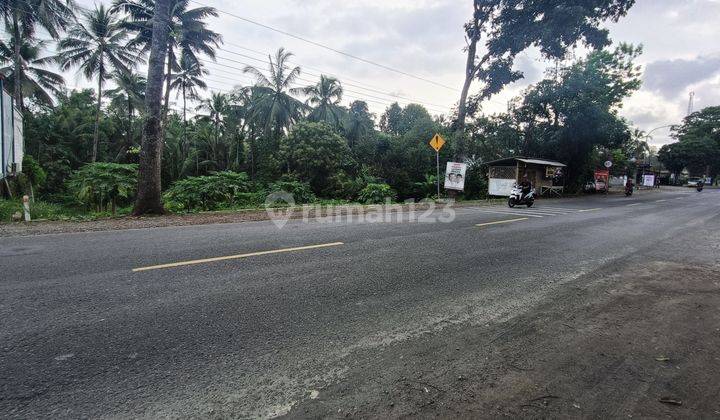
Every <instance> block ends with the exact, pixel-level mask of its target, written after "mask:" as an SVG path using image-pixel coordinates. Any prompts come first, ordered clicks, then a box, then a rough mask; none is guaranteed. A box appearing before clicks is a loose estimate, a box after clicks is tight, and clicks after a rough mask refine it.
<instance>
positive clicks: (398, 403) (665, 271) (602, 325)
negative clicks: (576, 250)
mask: <svg viewBox="0 0 720 420" xmlns="http://www.w3.org/2000/svg"><path fill="white" fill-rule="evenodd" d="M624 265H625V267H624V268H623V269H620V270H617V267H615V270H613V274H605V273H603V272H595V273H592V274H589V275H587V276H584V278H582V279H579V280H578V281H577V282H575V283H573V284H571V285H569V287H567V288H564V289H563V291H562V292H559V293H558V294H556V295H554V296H553V298H552V299H550V300H548V301H545V302H544V303H542V304H540V305H538V306H537V307H535V308H532V309H530V310H528V311H527V312H526V313H524V314H522V315H519V316H517V317H515V318H513V319H510V320H508V321H505V322H503V323H500V324H498V325H485V326H480V327H471V326H462V327H457V328H454V329H450V330H446V331H444V332H442V333H440V334H437V335H433V336H425V337H422V338H418V339H413V340H408V341H405V342H402V343H397V344H395V345H391V346H388V347H386V348H385V349H383V350H382V351H381V352H380V353H379V354H378V352H376V351H375V352H372V351H368V352H366V353H365V354H361V355H359V357H358V358H357V359H356V362H355V363H354V366H352V367H351V369H350V371H349V373H348V375H347V376H346V379H345V380H344V381H342V382H341V383H337V384H334V385H330V386H328V387H326V388H324V389H319V393H316V394H313V395H312V397H313V398H309V399H307V400H306V401H303V402H301V403H300V404H298V405H296V406H295V407H294V408H293V410H292V411H291V412H290V413H289V416H290V417H346V416H352V417H366V418H384V417H436V416H439V417H463V418H477V417H484V418H495V417H601V418H605V417H625V418H629V417H638V416H642V417H684V418H697V417H705V418H708V417H718V416H720V398H718V396H719V395H720V377H719V376H718V372H720V350H718V349H720V311H718V308H720V266H690V265H686V264H682V263H671V262H663V261H651V262H647V261H626V262H624Z"/></svg>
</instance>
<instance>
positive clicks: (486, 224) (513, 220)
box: [475, 217, 529, 227]
mask: <svg viewBox="0 0 720 420" xmlns="http://www.w3.org/2000/svg"><path fill="white" fill-rule="evenodd" d="M528 219H529V218H527V217H521V218H519V219H508V220H498V221H497V222H489V223H478V224H477V225H475V226H477V227H483V226H491V225H500V224H503V223H512V222H521V221H523V220H528Z"/></svg>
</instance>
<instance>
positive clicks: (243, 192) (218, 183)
mask: <svg viewBox="0 0 720 420" xmlns="http://www.w3.org/2000/svg"><path fill="white" fill-rule="evenodd" d="M253 189H254V185H253V183H252V182H251V181H249V180H248V176H247V174H246V173H244V172H231V171H223V172H215V173H212V174H210V175H206V176H196V177H189V178H185V179H181V180H179V181H176V182H175V183H174V184H173V185H172V187H170V189H168V190H167V192H166V193H165V195H164V200H165V208H167V209H168V210H170V211H197V210H217V209H218V208H222V207H228V206H232V205H235V204H238V205H250V204H253V203H255V202H257V201H258V198H259V197H258V195H259V193H257V192H254V191H253Z"/></svg>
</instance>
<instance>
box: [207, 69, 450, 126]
mask: <svg viewBox="0 0 720 420" xmlns="http://www.w3.org/2000/svg"><path fill="white" fill-rule="evenodd" d="M217 58H220V59H221V60H228V61H231V62H236V63H239V64H246V63H242V62H239V61H236V60H232V59H228V58H224V57H217ZM208 64H212V65H218V66H222V67H226V68H230V69H233V70H237V71H242V69H240V68H237V67H233V66H228V65H224V64H222V63H207V62H205V63H204V65H205V66H206V67H207V66H208ZM210 69H211V70H215V71H217V69H213V68H210ZM227 74H232V73H230V72H227ZM216 76H217V75H216ZM224 78H226V79H229V78H228V77H224ZM208 80H209V79H208ZM297 80H300V81H304V82H307V83H312V84H315V83H317V82H316V81H314V80H310V79H306V78H303V77H298V78H297ZM215 82H217V81H215ZM218 83H222V82H218ZM235 85H237V84H235ZM293 87H298V88H302V87H305V86H301V85H295V86H293ZM343 92H344V93H343V95H344V96H348V95H345V94H346V93H354V94H356V95H360V96H359V97H357V98H358V99H360V100H366V101H368V102H374V103H380V104H383V105H385V106H388V105H391V104H393V103H394V102H403V101H399V100H397V98H393V99H388V98H382V97H379V96H374V95H369V94H367V93H365V92H358V91H355V90H352V89H346V88H343ZM348 97H350V96H348ZM366 98H373V99H377V100H379V101H382V102H379V101H371V100H368V99H366ZM404 102H406V104H409V103H418V102H416V101H412V100H410V99H406V100H405V101H404ZM427 108H428V110H430V111H433V112H436V113H441V114H443V113H448V111H449V110H450V109H451V108H441V107H439V106H437V107H434V106H427Z"/></svg>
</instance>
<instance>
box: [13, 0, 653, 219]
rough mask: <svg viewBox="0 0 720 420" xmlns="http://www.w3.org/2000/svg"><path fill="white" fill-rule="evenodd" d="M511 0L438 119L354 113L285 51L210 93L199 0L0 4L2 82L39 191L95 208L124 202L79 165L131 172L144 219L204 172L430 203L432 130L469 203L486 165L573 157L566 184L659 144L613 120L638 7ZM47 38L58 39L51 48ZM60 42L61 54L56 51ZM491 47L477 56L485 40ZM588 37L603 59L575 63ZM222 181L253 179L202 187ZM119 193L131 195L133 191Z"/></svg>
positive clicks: (327, 79) (415, 111) (622, 1)
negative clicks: (18, 116)
mask: <svg viewBox="0 0 720 420" xmlns="http://www.w3.org/2000/svg"><path fill="white" fill-rule="evenodd" d="M511 3H517V2H506V1H500V0H497V1H494V0H493V1H479V0H475V1H474V5H475V9H474V14H473V16H472V19H471V20H470V21H469V22H468V24H466V26H465V30H466V34H467V41H468V46H467V49H466V52H467V54H468V64H467V66H466V82H465V86H464V88H463V91H462V92H461V99H460V101H459V102H458V105H457V107H456V109H455V110H453V112H451V113H450V114H448V115H439V116H437V115H436V116H432V115H431V114H430V113H429V112H428V110H427V109H425V108H424V107H423V106H422V105H419V104H408V105H406V106H404V107H403V106H400V105H399V104H398V103H393V104H391V105H389V106H388V107H387V109H386V110H385V111H384V112H383V113H382V114H381V115H379V116H378V115H374V114H372V113H371V112H370V111H369V107H368V105H367V102H365V101H362V100H356V101H353V102H351V103H350V104H349V105H348V106H344V105H343V96H344V89H343V85H342V82H341V80H339V79H337V78H335V77H332V76H329V75H321V76H320V77H319V79H318V80H317V82H316V83H314V84H312V85H309V86H299V83H298V81H299V77H300V75H301V74H302V68H301V67H300V66H295V65H292V64H291V63H290V58H291V57H292V53H291V52H289V51H286V50H284V49H282V48H280V49H279V50H278V51H276V52H275V53H274V55H272V56H270V57H268V62H267V66H266V67H253V66H247V67H245V68H242V69H238V70H237V71H238V73H240V72H242V73H244V74H247V75H250V76H251V77H252V78H253V79H254V83H253V84H251V85H249V86H240V85H239V86H236V87H235V88H234V89H232V90H231V91H228V92H217V91H214V92H209V93H207V91H208V86H207V83H206V76H207V75H208V73H209V71H208V68H207V67H206V66H205V61H206V60H213V59H214V58H215V56H216V51H217V49H218V48H219V47H220V46H221V45H222V37H221V35H220V34H218V33H216V32H214V31H213V30H212V29H211V28H210V27H209V26H208V23H207V20H208V18H210V17H215V16H217V15H218V11H217V10H216V9H214V8H212V7H191V4H190V2H189V1H188V0H185V1H184V0H115V1H114V2H113V3H112V4H111V5H110V6H107V7H106V6H105V5H102V4H100V5H97V6H96V7H94V8H93V9H91V10H82V9H80V8H78V7H77V6H76V5H75V4H74V3H73V2H72V1H69V0H11V1H7V2H2V3H1V5H0V14H2V18H3V25H4V29H5V32H6V34H8V35H9V37H8V39H7V40H6V41H5V40H4V41H3V42H0V62H1V63H2V66H3V67H2V68H0V72H2V74H3V75H4V76H5V78H6V84H7V85H8V86H9V87H10V88H11V90H12V91H13V95H14V97H15V100H16V103H17V104H19V105H20V106H21V107H22V109H23V110H24V115H25V137H26V152H27V155H28V156H30V157H31V158H34V159H35V160H36V161H37V162H38V163H39V165H38V167H39V169H42V170H44V172H45V174H46V175H47V176H46V177H45V178H44V180H45V185H44V187H43V188H42V190H41V193H42V194H43V195H44V196H45V197H48V198H49V199H52V200H67V199H68V196H69V195H74V196H75V198H77V196H78V192H77V188H76V189H73V188H71V186H72V185H76V186H77V185H84V186H85V187H84V188H85V190H88V188H90V189H92V190H93V191H104V192H103V193H102V194H100V195H99V196H101V197H103V198H102V199H101V200H102V201H104V202H108V200H110V201H112V202H113V203H114V198H111V196H112V197H115V196H114V195H112V194H111V195H108V193H107V191H110V190H113V191H114V190H115V189H113V188H110V187H108V186H92V185H91V184H89V183H90V181H89V180H86V181H85V184H83V183H81V182H78V181H77V180H75V182H68V180H69V179H70V178H72V177H73V176H75V175H76V174H78V173H81V174H82V173H85V174H90V175H92V174H95V175H97V172H96V171H95V172H94V171H87V170H86V171H84V172H83V171H81V168H83V167H84V166H85V165H86V164H92V163H93V162H109V163H113V164H118V165H136V166H135V167H134V168H135V169H134V171H137V170H138V168H139V179H138V180H137V181H136V184H137V185H138V187H139V188H138V194H137V196H138V198H137V200H136V206H135V210H136V211H135V212H136V214H141V213H145V212H162V211H164V210H163V205H162V194H163V191H164V192H165V195H166V198H167V196H168V193H167V192H168V191H169V190H170V189H172V188H173V186H174V185H175V184H177V183H178V181H182V180H187V179H191V181H192V179H199V178H201V177H205V178H202V179H203V180H204V181H205V182H208V183H215V182H216V181H217V182H228V183H230V184H229V185H230V186H231V187H232V188H230V189H231V190H233V191H239V192H243V191H244V192H247V193H249V191H250V190H253V191H256V192H259V191H264V192H266V191H268V190H269V189H272V188H273V186H277V185H278V184H279V183H285V184H284V186H285V187H288V188H294V189H296V190H298V191H300V190H302V191H306V192H310V193H312V195H313V196H315V197H320V198H325V199H340V200H358V199H359V197H361V196H362V197H373V196H374V195H376V194H375V191H384V192H385V193H387V194H388V195H391V196H393V197H395V198H397V199H408V198H415V199H419V198H424V197H428V196H432V195H433V188H432V185H433V183H434V182H435V176H434V151H432V150H431V149H430V148H429V147H428V145H427V141H428V140H429V139H430V138H431V137H432V136H433V134H435V133H441V134H444V135H445V136H446V138H448V139H449V140H450V141H449V144H448V146H447V147H446V148H444V149H443V151H442V153H441V159H442V161H443V163H444V162H445V161H450V160H462V161H466V162H469V163H470V174H469V178H468V185H467V189H466V192H465V196H466V197H468V198H478V197H481V196H482V195H483V194H484V193H485V176H484V170H485V169H484V166H483V164H484V162H487V161H489V160H492V159H495V158H500V157H505V156H509V155H527V156H542V157H546V158H551V159H557V160H560V161H563V162H567V163H568V164H569V171H568V175H569V178H570V179H569V181H570V185H571V186H573V185H579V183H580V182H581V181H582V179H583V177H585V176H587V174H588V173H590V171H591V169H592V168H593V167H594V166H595V165H597V164H598V162H600V161H602V160H603V159H607V158H608V157H609V156H610V157H613V158H614V159H618V160H620V161H623V162H625V163H626V165H624V166H623V169H627V170H630V169H632V168H631V166H632V162H634V161H636V160H637V159H642V158H643V157H645V156H647V155H648V153H649V148H648V147H647V143H645V142H644V139H645V137H644V133H642V132H640V131H639V130H636V129H634V128H633V127H631V124H630V123H629V122H627V121H625V120H624V119H622V118H621V117H620V116H619V114H618V111H619V109H620V107H621V106H622V100H623V99H624V98H625V97H627V96H628V95H630V94H632V93H633V92H634V91H635V90H637V89H638V88H639V86H640V73H639V68H638V67H637V66H636V65H635V64H634V60H635V59H636V58H637V56H638V55H639V54H640V53H641V48H640V47H635V46H630V45H624V44H620V45H618V46H616V47H614V48H613V47H611V46H610V41H609V38H608V34H607V31H606V30H602V29H598V27H599V24H600V23H601V22H603V21H605V20H608V19H609V20H617V19H619V18H620V17H621V16H623V15H624V14H625V13H626V12H627V10H628V9H629V8H630V7H631V6H632V4H633V1H627V0H597V1H595V2H594V3H596V4H593V5H588V4H585V3H582V2H581V3H582V4H575V3H577V2H574V1H573V0H563V1H560V2H556V3H557V4H552V5H551V4H544V3H543V4H542V5H540V4H539V5H536V7H533V8H517V7H515V6H517V5H515V6H513V4H511ZM568 7H573V8H574V9H573V10H574V13H573V15H572V19H561V20H555V21H553V24H552V25H549V24H548V22H549V20H548V19H551V18H552V17H553V16H556V17H557V16H560V15H562V13H563V10H567V8H568ZM543 22H544V23H545V25H544V26H543V25H542V23H543ZM493 27H494V28H500V27H502V28H505V30H492V28H493ZM543 27H545V28H546V29H547V28H550V29H552V31H550V32H552V33H548V32H547V31H543V30H541V29H542V28H543ZM40 29H42V32H44V33H46V34H48V35H49V37H50V39H41V37H40V35H39V32H40ZM519 29H522V30H519ZM561 34H564V35H563V36H560V35H561ZM555 35H558V36H557V37H556V36H555ZM53 39H55V40H56V45H57V49H56V51H51V50H50V47H51V45H52V43H51V42H50V41H51V40H53ZM483 41H484V42H485V46H486V53H485V54H484V55H482V56H481V55H479V54H478V53H477V51H478V48H477V47H478V43H481V42H483ZM579 43H583V44H586V45H588V46H591V47H593V48H594V50H593V51H592V52H591V53H590V54H589V55H588V56H587V57H586V58H583V59H580V60H575V61H571V60H567V59H566V54H567V53H568V52H569V51H570V50H571V49H572V48H573V47H574V46H575V45H577V44H579ZM531 46H534V47H538V48H539V49H540V51H541V53H542V54H543V55H544V56H545V57H546V58H548V59H553V60H555V63H556V65H555V66H554V67H553V68H552V69H550V70H549V71H548V72H547V74H546V77H545V78H544V79H543V80H542V81H540V82H538V83H536V84H534V85H532V86H530V87H529V88H527V89H526V90H525V91H524V92H522V94H521V95H519V96H518V97H517V98H515V99H514V100H513V101H512V102H511V106H509V108H508V110H507V112H503V113H499V114H495V115H486V114H485V113H483V111H482V107H481V104H482V101H483V100H484V99H487V98H489V97H490V96H491V95H492V94H494V93H496V92H498V91H499V90H500V89H502V87H504V86H506V85H507V84H509V83H512V82H514V81H517V80H519V79H520V78H522V74H521V73H519V72H517V71H514V70H512V63H513V60H514V57H515V56H516V55H517V54H519V53H520V52H522V51H523V50H525V49H527V48H529V47H531ZM141 65H147V69H148V71H147V77H145V76H143V75H140V74H138V69H139V68H140V67H139V66H141ZM58 67H59V68H60V69H61V70H65V71H72V70H76V71H78V72H80V73H81V74H82V75H83V76H84V77H86V78H87V79H88V80H92V81H93V82H95V83H96V88H95V89H84V90H77V89H73V90H70V91H69V90H68V89H67V88H66V87H65V86H64V80H63V77H62V75H60V74H59V73H57V71H56V70H54V69H55V68H58ZM473 81H478V82H479V83H481V84H482V87H481V90H480V92H479V93H478V94H477V95H469V93H468V92H469V88H470V85H471V84H472V83H473ZM173 100H180V103H181V106H180V108H178V109H174V108H173V107H172V106H171V104H172V101H173ZM633 158H635V159H633ZM28 167H35V166H34V165H28ZM97 168H100V169H102V170H104V171H112V170H113V168H115V167H114V166H112V165H109V166H108V165H105V166H98V167H97ZM118 171H120V169H118ZM226 172H232V173H244V174H246V175H243V176H244V177H247V178H246V179H245V178H243V180H242V182H241V181H240V179H239V178H237V177H235V176H234V175H229V176H224V175H222V176H219V178H217V179H213V180H210V179H208V178H207V177H209V176H215V174H221V173H226ZM118 173H122V174H127V173H133V172H128V171H125V170H123V171H121V172H118ZM90 178H92V176H90ZM95 178H97V177H95ZM241 178H242V177H241ZM108 179H113V178H112V177H108ZM218 180H219V181H218ZM248 183H249V184H248ZM287 183H290V184H287ZM130 184H132V182H131V183H130ZM123 185H127V182H124V183H123ZM181 185H186V186H187V188H191V186H192V185H195V184H194V183H193V182H190V183H187V182H186V183H183V184H181ZM213 185H217V184H213ZM233 188H234V189H233ZM366 188H370V189H369V190H365V189H366ZM125 190H126V189H125V188H124V189H123V191H125ZM219 190H224V189H223V188H219ZM363 190H365V191H364V193H363ZM113 194H114V193H113ZM198 194H200V193H198ZM121 195H122V196H127V197H126V198H125V199H126V200H132V199H133V198H134V197H135V192H131V193H127V194H121ZM170 195H172V196H174V197H180V196H183V195H182V194H178V192H177V191H175V192H174V194H170ZM230 195H232V196H233V197H235V194H234V193H233V194H230ZM86 196H93V194H89V195H88V194H86ZM226 196H227V194H226ZM231 201H232V200H231ZM172 207H175V208H177V206H172Z"/></svg>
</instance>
